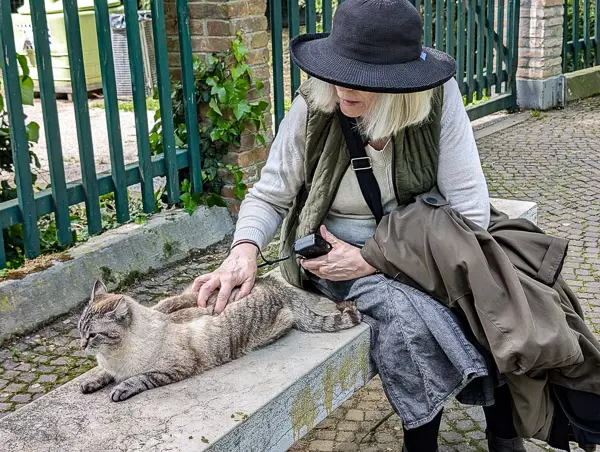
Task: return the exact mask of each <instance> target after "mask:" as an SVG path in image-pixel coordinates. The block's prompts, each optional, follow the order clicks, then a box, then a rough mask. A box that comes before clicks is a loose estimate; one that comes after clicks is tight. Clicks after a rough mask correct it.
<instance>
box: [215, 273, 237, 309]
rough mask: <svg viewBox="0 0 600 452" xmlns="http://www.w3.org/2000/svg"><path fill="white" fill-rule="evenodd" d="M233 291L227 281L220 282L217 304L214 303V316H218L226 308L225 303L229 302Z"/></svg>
mask: <svg viewBox="0 0 600 452" xmlns="http://www.w3.org/2000/svg"><path fill="white" fill-rule="evenodd" d="M232 290H233V284H231V283H230V282H229V281H221V288H220V289H219V294H218V295H217V302H216V303H215V310H214V314H215V315H218V314H220V313H221V312H223V310H224V309H225V306H227V302H228V301H229V297H230V296H231V291H232Z"/></svg>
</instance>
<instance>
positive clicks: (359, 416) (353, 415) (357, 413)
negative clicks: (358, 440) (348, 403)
mask: <svg viewBox="0 0 600 452" xmlns="http://www.w3.org/2000/svg"><path fill="white" fill-rule="evenodd" d="M346 419H348V420H349V421H364V420H365V412H364V411H361V410H354V409H352V410H348V412H347V413H346Z"/></svg>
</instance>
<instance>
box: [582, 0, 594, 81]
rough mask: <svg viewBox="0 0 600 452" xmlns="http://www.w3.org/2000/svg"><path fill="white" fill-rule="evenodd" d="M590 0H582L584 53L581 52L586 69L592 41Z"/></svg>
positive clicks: (588, 64) (588, 63)
mask: <svg viewBox="0 0 600 452" xmlns="http://www.w3.org/2000/svg"><path fill="white" fill-rule="evenodd" d="M591 3H592V0H583V41H584V44H583V45H584V53H583V68H584V69H587V68H588V67H590V66H591V65H590V51H591V50H592V41H591V39H590V32H591V31H592V26H591V24H590V6H591Z"/></svg>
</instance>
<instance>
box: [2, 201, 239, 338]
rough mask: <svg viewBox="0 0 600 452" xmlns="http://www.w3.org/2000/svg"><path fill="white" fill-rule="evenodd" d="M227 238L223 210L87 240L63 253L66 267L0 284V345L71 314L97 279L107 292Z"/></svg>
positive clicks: (161, 217) (165, 217) (176, 215)
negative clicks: (106, 288) (67, 257)
mask: <svg viewBox="0 0 600 452" xmlns="http://www.w3.org/2000/svg"><path fill="white" fill-rule="evenodd" d="M194 231H196V233H194ZM232 232H233V222H232V219H231V216H230V215H229V212H228V210H227V209H226V208H221V207H213V208H210V209H209V208H207V207H200V208H198V209H197V210H196V212H194V214H192V215H189V214H188V213H186V212H184V211H182V210H173V211H169V212H163V213H160V214H157V215H154V216H152V217H151V218H150V219H149V220H148V222H147V223H146V224H143V225H138V224H135V223H129V224H125V225H123V226H121V227H119V228H117V229H114V230H111V231H108V232H106V233H104V234H102V235H100V236H96V237H93V238H91V239H90V240H88V241H87V242H86V243H84V244H82V245H80V246H77V247H75V248H73V249H72V250H69V252H68V254H69V255H70V256H71V257H72V259H71V260H69V261H65V262H57V263H55V264H54V265H53V266H52V267H50V268H48V269H46V270H43V271H40V272H37V273H33V274H30V275H27V276H26V277H25V278H23V279H20V280H8V281H4V282H2V283H0V344H1V343H2V342H4V341H6V340H7V339H9V338H10V337H11V336H13V335H15V334H23V333H26V332H29V331H31V330H33V329H35V328H38V327H40V326H41V325H43V324H45V323H47V322H48V321H50V320H52V319H54V318H56V317H58V316H61V315H63V314H66V313H68V312H69V311H71V310H72V309H74V308H77V307H78V306H79V305H80V304H81V303H83V302H84V301H85V300H86V299H87V298H88V297H89V293H90V290H91V287H92V285H93V282H94V281H95V280H96V279H98V278H102V279H103V280H104V281H105V282H106V284H107V286H108V287H109V289H113V288H115V287H117V286H118V285H121V284H127V283H128V282H130V281H131V280H132V279H135V278H137V277H138V276H140V275H142V274H144V273H147V272H149V271H151V270H153V269H157V268H162V267H164V266H166V265H169V264H172V263H174V262H177V261H180V260H182V259H184V258H185V257H187V256H188V255H189V253H190V252H191V251H195V250H201V249H204V248H207V247H209V246H211V245H214V244H215V243H217V242H219V241H220V240H222V239H223V238H224V237H225V236H226V235H227V234H230V233H232Z"/></svg>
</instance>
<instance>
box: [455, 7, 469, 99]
mask: <svg viewBox="0 0 600 452" xmlns="http://www.w3.org/2000/svg"><path fill="white" fill-rule="evenodd" d="M464 1H468V0H458V8H457V11H456V15H457V33H458V36H457V40H456V66H457V69H456V79H457V80H458V84H459V86H460V91H461V93H462V94H463V95H464V94H465V91H466V86H465V11H464V5H463V2H464Z"/></svg>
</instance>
